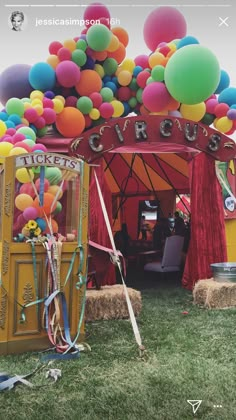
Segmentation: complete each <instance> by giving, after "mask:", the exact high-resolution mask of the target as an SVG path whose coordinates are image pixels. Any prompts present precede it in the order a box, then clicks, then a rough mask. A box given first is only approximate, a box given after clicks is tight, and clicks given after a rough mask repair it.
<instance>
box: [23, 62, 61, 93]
mask: <svg viewBox="0 0 236 420" xmlns="http://www.w3.org/2000/svg"><path fill="white" fill-rule="evenodd" d="M29 82H30V84H31V86H32V87H33V88H34V89H38V90H41V91H43V92H45V91H46V90H52V89H53V87H54V86H55V83H56V73H55V70H54V69H53V68H52V67H51V66H50V64H48V63H44V62H39V63H36V64H34V65H33V66H32V67H31V69H30V72H29Z"/></svg>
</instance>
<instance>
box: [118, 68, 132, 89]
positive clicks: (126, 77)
mask: <svg viewBox="0 0 236 420" xmlns="http://www.w3.org/2000/svg"><path fill="white" fill-rule="evenodd" d="M117 79H118V82H119V84H120V85H121V86H128V85H129V84H130V82H131V80H132V73H130V71H128V70H122V71H121V72H120V73H119V74H118V76H117Z"/></svg>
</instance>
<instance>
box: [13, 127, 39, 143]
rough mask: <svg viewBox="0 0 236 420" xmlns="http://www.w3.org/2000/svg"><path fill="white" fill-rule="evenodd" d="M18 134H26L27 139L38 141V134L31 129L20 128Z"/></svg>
mask: <svg viewBox="0 0 236 420" xmlns="http://www.w3.org/2000/svg"><path fill="white" fill-rule="evenodd" d="M16 132H17V133H21V134H24V135H25V136H26V137H27V138H29V139H31V140H33V141H36V134H35V132H34V130H32V128H30V127H20V128H18V130H16Z"/></svg>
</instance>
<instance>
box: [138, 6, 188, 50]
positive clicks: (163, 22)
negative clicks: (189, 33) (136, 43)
mask: <svg viewBox="0 0 236 420" xmlns="http://www.w3.org/2000/svg"><path fill="white" fill-rule="evenodd" d="M186 30H187V24H186V21H185V19H184V16H183V15H182V13H180V12H179V11H178V10H177V9H175V8H174V7H169V6H163V7H158V8H157V9H155V10H153V11H152V12H151V13H150V14H149V15H148V17H147V19H146V21H145V23H144V28H143V36H144V40H145V43H146V45H147V47H148V48H149V49H150V50H151V51H155V49H156V48H157V46H158V44H160V42H170V41H173V40H174V39H178V38H183V37H184V36H185V35H186Z"/></svg>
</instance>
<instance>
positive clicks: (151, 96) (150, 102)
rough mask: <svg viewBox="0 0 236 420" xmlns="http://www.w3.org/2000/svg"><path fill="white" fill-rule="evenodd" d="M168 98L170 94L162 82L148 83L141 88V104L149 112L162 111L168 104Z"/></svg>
mask: <svg viewBox="0 0 236 420" xmlns="http://www.w3.org/2000/svg"><path fill="white" fill-rule="evenodd" d="M170 99H171V96H170V94H169V92H168V90H167V89H166V87H165V85H164V83H160V82H154V83H150V84H149V85H147V86H146V87H145V88H144V90H143V94H142V100H143V105H144V106H145V108H147V109H148V110H149V111H151V112H159V111H162V110H163V109H164V108H165V107H166V106H167V105H168V102H169V101H170Z"/></svg>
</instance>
